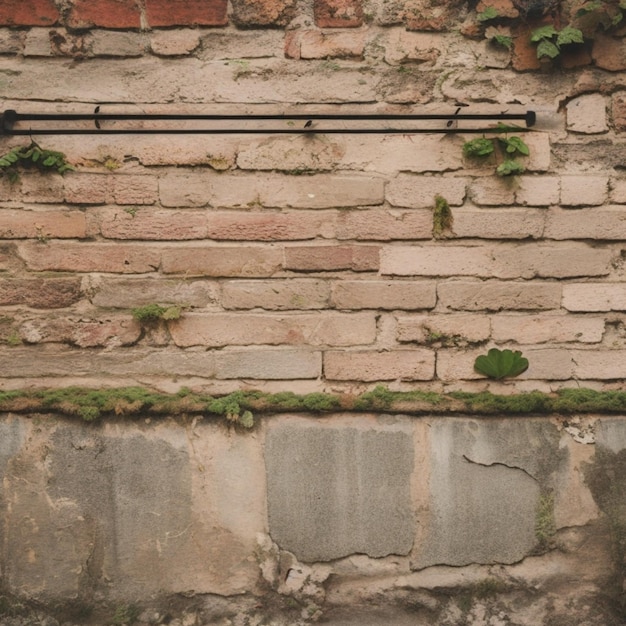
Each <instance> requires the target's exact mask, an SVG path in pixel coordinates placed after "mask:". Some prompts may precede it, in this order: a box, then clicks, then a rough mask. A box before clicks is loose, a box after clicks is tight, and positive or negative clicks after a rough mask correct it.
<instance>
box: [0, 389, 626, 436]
mask: <svg viewBox="0 0 626 626" xmlns="http://www.w3.org/2000/svg"><path fill="white" fill-rule="evenodd" d="M0 411H2V412H12V413H29V414H32V413H51V412H54V413H57V414H59V413H60V414H62V415H66V416H74V417H78V418H80V419H83V420H85V421H93V420H97V419H101V418H105V417H107V416H128V417H133V416H137V415H142V416H145V415H151V416H170V417H176V416H189V415H206V416H216V417H223V418H225V419H226V420H228V421H229V422H232V423H236V424H239V425H241V426H243V427H246V428H251V427H252V426H254V416H258V415H260V414H264V413H268V414H271V413H284V412H290V411H306V412H309V413H319V414H322V413H328V412H333V411H353V412H364V411H384V412H385V413H402V414H406V415H425V414H428V415H433V414H435V415H442V414H472V415H498V416H503V415H545V414H564V415H569V414H573V413H576V414H582V413H595V414H602V413H625V414H626V391H595V390H592V389H562V390H560V391H558V392H555V393H543V392H540V391H533V392H528V393H519V394H513V395H497V394H493V393H490V392H480V393H468V392H460V391H457V392H450V393H445V394H443V393H435V392H425V391H390V390H389V389H387V388H386V387H383V386H378V387H376V388H375V389H374V390H372V391H368V392H365V393H362V394H360V395H347V394H344V395H333V394H328V393H310V394H306V395H298V394H295V393H291V392H282V393H264V392H261V391H237V392H234V393H231V394H228V395H225V396H219V397H213V396H210V395H207V394H201V393H195V392H192V391H190V390H188V389H183V390H181V391H179V392H178V393H176V394H167V393H160V392H156V391H153V390H150V389H146V388H143V387H121V388H109V389H87V388H82V387H67V388H62V389H43V390H12V391H4V392H0Z"/></svg>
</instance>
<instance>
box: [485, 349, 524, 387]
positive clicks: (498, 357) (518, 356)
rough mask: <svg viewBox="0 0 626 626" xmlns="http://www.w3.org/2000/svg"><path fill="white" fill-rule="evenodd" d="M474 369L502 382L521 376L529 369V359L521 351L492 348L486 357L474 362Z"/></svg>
mask: <svg viewBox="0 0 626 626" xmlns="http://www.w3.org/2000/svg"><path fill="white" fill-rule="evenodd" d="M474 369H475V370H476V371H477V372H478V373H479V374H483V375H484V376H487V377H488V378H494V379H495V380H500V379H502V378H512V377H514V376H519V375H520V374H521V373H522V372H525V371H526V370H527V369H528V359H526V358H524V357H523V356H522V353H521V352H520V351H519V350H516V351H515V352H513V351H512V350H498V348H492V349H491V350H489V352H488V353H487V354H486V355H481V356H479V357H477V358H476V361H475V362H474Z"/></svg>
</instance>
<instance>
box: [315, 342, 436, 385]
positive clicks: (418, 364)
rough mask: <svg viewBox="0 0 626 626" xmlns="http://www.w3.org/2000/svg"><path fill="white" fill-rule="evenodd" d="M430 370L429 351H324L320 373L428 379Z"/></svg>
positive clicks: (332, 376) (334, 376) (432, 361)
mask: <svg viewBox="0 0 626 626" xmlns="http://www.w3.org/2000/svg"><path fill="white" fill-rule="evenodd" d="M434 370H435V353H434V352H433V351H432V350H395V351H393V352H375V351H352V352H347V351H344V352H334V351H327V352H325V353H324V375H325V377H326V378H327V379H329V380H353V381H357V380H364V381H367V382H372V381H384V380H430V379H431V378H432V377H433V373H434Z"/></svg>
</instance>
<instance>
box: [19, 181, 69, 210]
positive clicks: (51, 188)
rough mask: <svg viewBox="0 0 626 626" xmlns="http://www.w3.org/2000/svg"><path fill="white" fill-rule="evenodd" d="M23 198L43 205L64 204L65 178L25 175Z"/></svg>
mask: <svg viewBox="0 0 626 626" xmlns="http://www.w3.org/2000/svg"><path fill="white" fill-rule="evenodd" d="M21 190H22V197H23V198H24V199H25V200H27V201H28V202H41V203H42V204H47V203H57V202H63V196H64V191H63V177H62V176H60V175H59V174H45V175H42V174H23V175H22V176H21Z"/></svg>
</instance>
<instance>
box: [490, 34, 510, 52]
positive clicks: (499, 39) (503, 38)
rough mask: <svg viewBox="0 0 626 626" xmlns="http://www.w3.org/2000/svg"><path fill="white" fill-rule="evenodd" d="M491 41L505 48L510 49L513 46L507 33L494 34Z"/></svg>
mask: <svg viewBox="0 0 626 626" xmlns="http://www.w3.org/2000/svg"><path fill="white" fill-rule="evenodd" d="M491 41H493V42H495V43H497V44H498V45H499V46H503V47H504V48H506V49H507V50H510V49H511V47H512V46H513V37H509V36H508V35H494V36H493V37H492V38H491Z"/></svg>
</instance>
